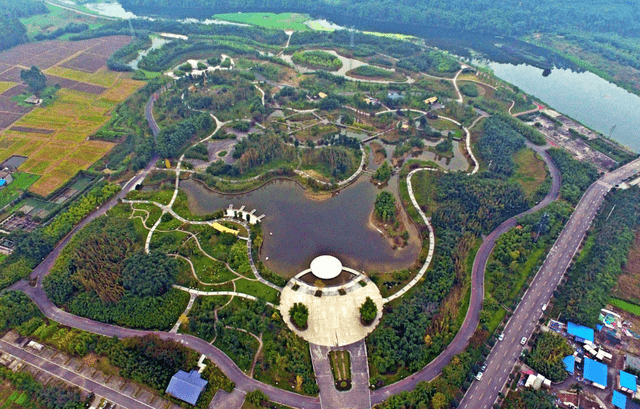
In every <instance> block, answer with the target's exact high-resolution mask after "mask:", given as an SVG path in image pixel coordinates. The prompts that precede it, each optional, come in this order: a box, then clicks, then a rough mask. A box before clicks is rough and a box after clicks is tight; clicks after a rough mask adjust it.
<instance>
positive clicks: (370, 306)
mask: <svg viewBox="0 0 640 409" xmlns="http://www.w3.org/2000/svg"><path fill="white" fill-rule="evenodd" d="M377 315H378V306H377V305H376V303H374V302H373V300H372V299H371V297H367V299H366V300H365V302H364V304H362V306H361V307H360V321H362V323H363V324H364V325H371V323H373V321H374V320H375V319H376V316H377Z"/></svg>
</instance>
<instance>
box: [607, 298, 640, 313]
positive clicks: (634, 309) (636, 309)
mask: <svg viewBox="0 0 640 409" xmlns="http://www.w3.org/2000/svg"><path fill="white" fill-rule="evenodd" d="M609 304H611V305H613V306H614V307H618V308H620V309H621V310H624V311H626V312H628V313H631V314H633V315H637V316H638V317H640V305H636V304H631V303H630V302H627V301H624V300H620V299H618V298H612V299H611V300H609Z"/></svg>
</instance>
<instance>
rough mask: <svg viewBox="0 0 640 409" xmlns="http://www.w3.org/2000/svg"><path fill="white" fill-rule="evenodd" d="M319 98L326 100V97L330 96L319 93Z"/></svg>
mask: <svg viewBox="0 0 640 409" xmlns="http://www.w3.org/2000/svg"><path fill="white" fill-rule="evenodd" d="M318 96H319V97H320V99H325V98H326V97H328V95H327V94H325V93H324V92H318Z"/></svg>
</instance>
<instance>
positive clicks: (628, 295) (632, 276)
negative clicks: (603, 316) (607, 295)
mask: <svg viewBox="0 0 640 409" xmlns="http://www.w3.org/2000/svg"><path fill="white" fill-rule="evenodd" d="M627 257H628V259H627V264H626V265H625V267H624V270H623V273H622V274H621V275H620V277H618V288H616V289H615V290H614V293H613V295H614V296H615V297H617V298H622V299H623V300H628V301H632V302H634V303H640V231H638V232H636V237H635V240H634V242H633V244H632V245H631V248H630V249H629V255H628V256H627Z"/></svg>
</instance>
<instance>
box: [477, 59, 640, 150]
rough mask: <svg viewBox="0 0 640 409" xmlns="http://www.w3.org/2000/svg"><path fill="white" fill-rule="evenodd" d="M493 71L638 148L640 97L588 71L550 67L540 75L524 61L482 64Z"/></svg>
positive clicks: (564, 111)
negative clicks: (546, 73) (517, 63)
mask: <svg viewBox="0 0 640 409" xmlns="http://www.w3.org/2000/svg"><path fill="white" fill-rule="evenodd" d="M486 65H487V66H488V67H489V68H491V69H492V70H493V71H494V72H495V74H496V75H497V76H498V77H500V78H502V79H504V80H505V81H508V82H510V83H511V84H513V85H516V86H518V87H519V88H520V89H522V90H523V91H525V92H527V93H528V94H531V95H534V96H536V97H538V98H540V99H541V100H542V101H543V102H545V103H547V104H549V105H550V106H551V107H552V108H553V109H554V110H557V111H559V112H561V113H563V114H566V115H568V116H570V117H572V118H574V119H576V120H578V121H580V122H582V123H583V124H584V125H586V126H588V127H590V128H592V129H594V130H596V131H598V132H601V133H602V134H604V135H605V136H609V134H610V132H611V128H612V127H613V126H615V127H616V128H615V130H614V131H613V134H612V139H615V140H616V141H618V142H620V143H621V144H623V145H626V146H628V147H630V148H631V149H633V150H634V151H635V152H640V97H639V96H637V95H635V94H632V93H630V92H629V91H627V90H625V89H623V88H620V87H618V86H617V85H615V84H613V83H611V82H609V81H607V80H605V79H603V78H600V77H598V76H597V75H595V74H593V73H591V72H576V71H572V70H569V69H552V70H551V74H550V75H548V76H543V75H542V73H543V71H542V70H541V69H540V68H536V67H533V66H531V65H527V64H519V65H513V64H501V63H495V62H490V63H488V64H486Z"/></svg>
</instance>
